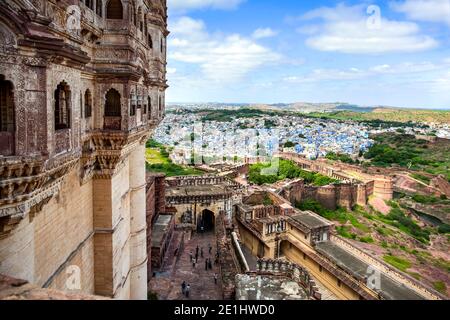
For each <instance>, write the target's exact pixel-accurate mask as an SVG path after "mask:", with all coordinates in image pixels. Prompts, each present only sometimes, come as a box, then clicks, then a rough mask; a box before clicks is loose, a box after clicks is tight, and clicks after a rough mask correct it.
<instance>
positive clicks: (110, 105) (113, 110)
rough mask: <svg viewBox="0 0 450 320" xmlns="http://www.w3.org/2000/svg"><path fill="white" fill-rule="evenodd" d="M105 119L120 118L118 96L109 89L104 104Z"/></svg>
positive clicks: (114, 91)
mask: <svg viewBox="0 0 450 320" xmlns="http://www.w3.org/2000/svg"><path fill="white" fill-rule="evenodd" d="M105 116H106V117H120V116H121V112H120V94H119V93H118V92H117V90H115V89H109V91H108V92H107V93H106V104H105Z"/></svg>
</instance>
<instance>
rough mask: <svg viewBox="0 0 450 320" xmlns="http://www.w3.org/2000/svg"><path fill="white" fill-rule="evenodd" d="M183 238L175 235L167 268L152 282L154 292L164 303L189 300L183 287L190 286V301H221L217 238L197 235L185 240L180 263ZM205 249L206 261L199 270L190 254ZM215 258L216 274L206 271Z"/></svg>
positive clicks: (214, 270)
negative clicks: (177, 251)
mask: <svg viewBox="0 0 450 320" xmlns="http://www.w3.org/2000/svg"><path fill="white" fill-rule="evenodd" d="M179 238H181V235H180V234H179V233H175V235H174V241H173V242H172V244H173V245H172V246H171V247H170V248H169V252H168V253H167V257H168V258H169V259H168V261H167V262H166V266H165V268H164V270H162V272H161V273H158V274H157V275H156V277H154V278H153V279H152V280H151V284H150V290H151V291H153V292H155V293H156V294H157V295H158V299H160V300H187V298H186V297H185V296H183V294H182V292H181V283H182V282H183V281H186V283H188V284H190V286H191V291H190V296H189V300H221V299H222V284H221V277H220V270H219V267H218V266H216V265H214V260H215V254H216V238H215V235H214V233H213V232H209V233H205V234H194V235H193V237H192V239H190V240H185V244H184V249H183V251H182V252H181V255H180V257H179V259H178V261H177V259H176V257H175V253H174V251H175V247H177V241H179ZM208 244H211V246H212V251H211V254H209V252H208ZM197 246H199V248H203V258H201V256H200V251H199V258H198V263H197V265H196V266H195V268H194V267H193V266H192V262H191V260H190V256H189V253H190V252H191V251H192V252H193V254H194V255H195V251H196V247H197ZM207 258H211V261H212V263H213V268H212V270H209V269H208V270H205V260H206V259H207ZM214 273H217V275H218V280H217V284H215V283H214Z"/></svg>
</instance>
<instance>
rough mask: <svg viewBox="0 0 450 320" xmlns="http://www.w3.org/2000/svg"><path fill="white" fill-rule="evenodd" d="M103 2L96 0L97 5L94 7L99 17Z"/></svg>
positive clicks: (101, 13)
mask: <svg viewBox="0 0 450 320" xmlns="http://www.w3.org/2000/svg"><path fill="white" fill-rule="evenodd" d="M102 11H103V2H102V0H97V3H96V5H95V13H96V14H97V15H98V16H100V17H103V12H102Z"/></svg>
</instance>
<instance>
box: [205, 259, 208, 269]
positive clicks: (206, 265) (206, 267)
mask: <svg viewBox="0 0 450 320" xmlns="http://www.w3.org/2000/svg"><path fill="white" fill-rule="evenodd" d="M207 270H208V259H206V260H205V271H207Z"/></svg>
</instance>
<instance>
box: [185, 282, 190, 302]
mask: <svg viewBox="0 0 450 320" xmlns="http://www.w3.org/2000/svg"><path fill="white" fill-rule="evenodd" d="M185 292H186V298H188V299H189V293H190V292H191V285H190V284H189V283H188V285H187V286H186V290H185Z"/></svg>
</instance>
